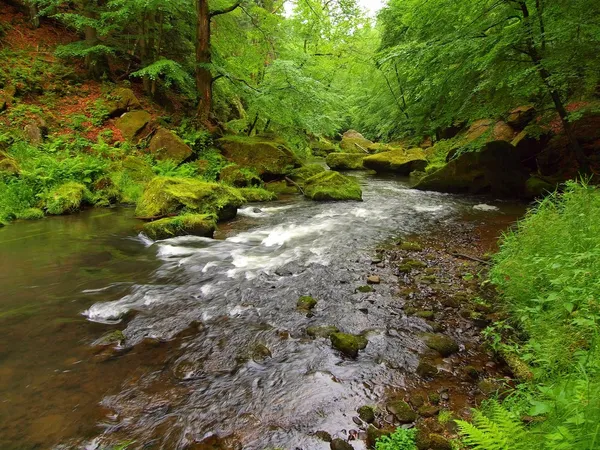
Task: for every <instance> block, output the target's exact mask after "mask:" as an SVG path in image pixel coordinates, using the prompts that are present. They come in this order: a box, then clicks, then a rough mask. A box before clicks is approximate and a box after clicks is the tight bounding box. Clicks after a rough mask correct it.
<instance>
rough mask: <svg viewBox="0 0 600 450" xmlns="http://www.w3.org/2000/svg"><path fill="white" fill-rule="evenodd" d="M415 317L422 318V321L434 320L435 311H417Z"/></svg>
mask: <svg viewBox="0 0 600 450" xmlns="http://www.w3.org/2000/svg"><path fill="white" fill-rule="evenodd" d="M414 316H416V317H420V318H421V319H433V316H434V312H433V311H416V312H415V313H414Z"/></svg>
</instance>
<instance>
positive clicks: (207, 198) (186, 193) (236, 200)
mask: <svg viewBox="0 0 600 450" xmlns="http://www.w3.org/2000/svg"><path fill="white" fill-rule="evenodd" d="M245 201H246V200H245V199H244V197H242V195H241V194H240V193H239V192H238V191H237V190H236V189H235V188H232V187H228V186H225V185H222V184H219V183H208V182H205V181H201V180H197V179H194V178H174V177H155V178H154V179H152V181H150V183H148V185H147V186H146V189H145V191H144V193H143V194H142V197H141V198H140V200H139V201H138V204H137V208H136V210H135V214H136V216H137V217H141V218H160V217H165V216H169V215H172V214H177V213H180V212H182V211H184V210H185V211H186V212H189V213H199V214H214V215H215V216H216V217H217V218H218V219H219V220H227V219H230V218H232V217H235V215H236V213H237V208H238V206H241V205H242V204H244V203H245Z"/></svg>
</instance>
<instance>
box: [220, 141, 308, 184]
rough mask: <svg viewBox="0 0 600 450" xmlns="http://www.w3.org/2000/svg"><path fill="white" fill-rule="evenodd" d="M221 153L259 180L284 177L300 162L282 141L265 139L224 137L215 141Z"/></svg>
mask: <svg viewBox="0 0 600 450" xmlns="http://www.w3.org/2000/svg"><path fill="white" fill-rule="evenodd" d="M217 145H218V146H219V148H221V153H222V154H223V156H224V157H225V158H226V159H228V160H229V161H231V162H233V163H235V164H237V165H238V166H240V167H246V168H249V169H253V170H254V171H255V172H256V173H257V174H258V175H259V176H260V177H261V178H263V179H264V178H276V177H281V176H283V175H286V174H287V173H288V172H290V171H291V170H292V169H294V168H295V167H298V166H300V161H299V160H298V158H297V157H296V156H295V155H294V154H293V153H292V151H291V150H290V149H289V148H288V147H287V146H286V145H285V144H284V143H283V141H278V140H272V139H269V138H265V137H260V136H255V137H244V136H226V137H223V138H221V139H219V140H218V141H217Z"/></svg>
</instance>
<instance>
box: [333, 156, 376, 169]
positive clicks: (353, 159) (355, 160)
mask: <svg viewBox="0 0 600 450" xmlns="http://www.w3.org/2000/svg"><path fill="white" fill-rule="evenodd" d="M365 156H366V155H365V154H364V153H363V154H360V153H330V154H329V155H327V158H326V159H325V162H326V163H327V165H328V166H329V167H330V168H332V169H338V170H360V169H364V168H365V167H364V166H363V159H365Z"/></svg>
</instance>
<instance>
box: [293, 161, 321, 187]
mask: <svg viewBox="0 0 600 450" xmlns="http://www.w3.org/2000/svg"><path fill="white" fill-rule="evenodd" d="M326 171H327V169H325V167H323V166H322V165H321V164H306V165H304V166H302V167H298V168H297V169H294V170H292V171H291V172H290V173H288V178H289V179H290V180H293V181H295V182H297V183H301V184H303V183H304V182H305V181H306V180H307V179H309V178H310V177H313V176H315V175H318V174H320V173H323V172H326Z"/></svg>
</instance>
